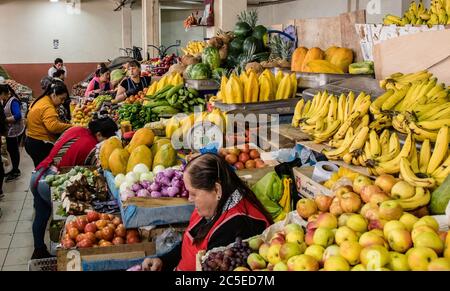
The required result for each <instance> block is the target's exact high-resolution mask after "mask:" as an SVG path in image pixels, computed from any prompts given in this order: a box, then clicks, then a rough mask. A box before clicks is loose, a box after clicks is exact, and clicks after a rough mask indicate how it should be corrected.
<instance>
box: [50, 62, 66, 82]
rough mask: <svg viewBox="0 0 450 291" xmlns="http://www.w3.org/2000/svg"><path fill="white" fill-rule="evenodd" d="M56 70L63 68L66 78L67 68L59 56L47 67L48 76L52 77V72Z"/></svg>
mask: <svg viewBox="0 0 450 291" xmlns="http://www.w3.org/2000/svg"><path fill="white" fill-rule="evenodd" d="M58 70H64V77H65V78H66V79H67V68H66V66H64V62H63V60H62V59H61V58H57V59H55V62H54V65H53V66H52V67H51V68H50V69H48V76H49V77H50V78H53V74H54V73H55V72H56V71H58Z"/></svg>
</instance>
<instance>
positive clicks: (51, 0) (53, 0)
mask: <svg viewBox="0 0 450 291" xmlns="http://www.w3.org/2000/svg"><path fill="white" fill-rule="evenodd" d="M58 1H59V0H50V2H58Z"/></svg>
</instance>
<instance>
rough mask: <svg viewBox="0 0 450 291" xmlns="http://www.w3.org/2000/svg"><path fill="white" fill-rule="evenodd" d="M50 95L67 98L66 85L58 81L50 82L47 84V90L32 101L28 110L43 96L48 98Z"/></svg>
mask: <svg viewBox="0 0 450 291" xmlns="http://www.w3.org/2000/svg"><path fill="white" fill-rule="evenodd" d="M52 93H54V94H55V95H61V94H67V96H69V90H68V89H67V86H66V84H64V82H62V81H59V80H52V82H51V83H49V84H48V86H47V88H46V89H45V91H44V92H43V93H42V95H41V96H39V97H38V98H36V100H34V101H33V103H31V105H30V109H31V107H33V105H34V104H36V102H38V101H39V100H41V99H42V98H44V97H45V96H50V94H52Z"/></svg>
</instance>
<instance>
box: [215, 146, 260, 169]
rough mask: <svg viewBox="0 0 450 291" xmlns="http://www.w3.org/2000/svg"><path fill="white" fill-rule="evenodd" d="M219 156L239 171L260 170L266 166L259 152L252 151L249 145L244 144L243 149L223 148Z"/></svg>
mask: <svg viewBox="0 0 450 291" xmlns="http://www.w3.org/2000/svg"><path fill="white" fill-rule="evenodd" d="M219 155H220V156H221V157H223V158H224V159H225V160H226V161H227V163H228V164H230V165H232V166H234V167H235V168H236V169H237V170H243V169H255V168H257V169H259V168H264V167H265V166H266V164H265V163H264V161H263V160H262V159H261V155H260V154H259V151H258V150H257V149H251V148H250V146H249V144H244V145H242V146H241V148H232V149H224V148H222V149H220V150H219Z"/></svg>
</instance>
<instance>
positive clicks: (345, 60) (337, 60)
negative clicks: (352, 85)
mask: <svg viewBox="0 0 450 291" xmlns="http://www.w3.org/2000/svg"><path fill="white" fill-rule="evenodd" d="M329 62H330V63H331V64H333V65H335V66H337V67H339V68H340V69H341V70H342V71H343V72H344V73H348V67H349V66H350V65H351V64H352V63H353V51H352V50H351V49H348V48H338V49H336V50H335V51H334V52H333V54H332V56H331V59H330V60H329Z"/></svg>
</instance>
